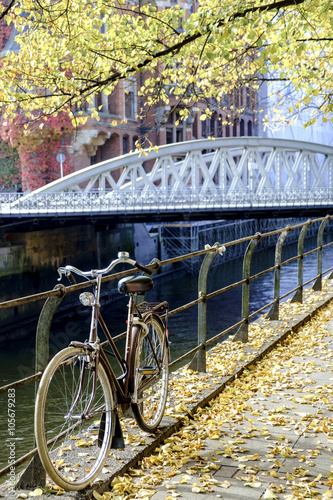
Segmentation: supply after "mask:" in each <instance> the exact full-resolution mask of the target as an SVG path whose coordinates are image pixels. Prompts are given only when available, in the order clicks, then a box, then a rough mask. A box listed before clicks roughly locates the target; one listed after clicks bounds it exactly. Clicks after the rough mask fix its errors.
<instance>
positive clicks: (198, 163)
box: [0, 137, 333, 219]
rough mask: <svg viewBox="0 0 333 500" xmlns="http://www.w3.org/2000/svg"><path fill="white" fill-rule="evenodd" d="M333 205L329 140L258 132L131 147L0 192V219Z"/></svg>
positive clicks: (219, 214)
mask: <svg viewBox="0 0 333 500" xmlns="http://www.w3.org/2000/svg"><path fill="white" fill-rule="evenodd" d="M331 207H333V148H332V147H328V146H321V145H319V144H312V143H306V142H299V141H288V140H282V139H275V140H274V139H263V138H257V137H235V138H225V139H216V140H212V139H207V140H194V141H190V142H182V143H177V144H170V145H167V146H160V147H159V148H158V151H154V150H152V151H150V152H147V156H145V155H143V154H140V153H137V152H135V153H130V154H127V155H124V156H119V157H117V158H112V159H110V160H107V161H104V162H102V163H98V164H96V165H92V166H90V167H87V168H84V169H82V170H79V171H77V172H75V173H72V174H70V175H68V176H66V177H64V178H62V179H59V180H57V181H54V182H52V183H50V184H48V185H46V186H44V187H42V188H40V189H37V190H36V191H33V192H32V193H29V194H24V193H20V194H19V193H15V194H13V193H4V194H0V217H1V218H4V217H20V218H21V217H37V218H38V217H50V216H53V217H54V216H62V217H66V216H69V215H77V216H87V215H91V216H113V217H119V216H122V217H126V216H127V217H128V216H130V217H134V218H135V217H140V216H141V217H142V216H143V217H146V218H147V219H148V218H149V217H152V218H155V219H156V217H161V216H163V217H164V218H170V217H171V218H173V219H174V218H177V217H179V216H181V214H185V215H186V214H187V216H188V217H192V218H201V219H202V218H209V217H212V216H213V217H214V218H228V217H233V218H235V217H236V216H237V215H239V216H244V214H246V213H250V214H251V216H254V215H255V213H256V212H257V213H258V214H261V216H265V214H266V216H269V212H270V211H272V210H273V211H274V213H278V212H281V213H282V212H284V213H287V212H288V211H289V212H290V213H295V212H297V211H301V213H306V212H307V211H309V210H310V211H311V210H312V211H313V210H314V209H316V208H317V211H318V213H320V212H328V211H329V210H330V208H331ZM185 218H186V217H185Z"/></svg>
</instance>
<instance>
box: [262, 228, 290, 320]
mask: <svg viewBox="0 0 333 500" xmlns="http://www.w3.org/2000/svg"><path fill="white" fill-rule="evenodd" d="M290 230H291V226H287V227H286V228H285V229H284V230H283V231H282V233H281V234H280V237H279V239H278V241H277V243H276V246H275V265H276V266H278V267H277V269H275V271H274V301H275V303H274V304H273V305H272V307H271V308H270V310H269V311H268V313H267V319H270V320H278V319H279V305H280V302H279V299H280V280H281V258H282V247H283V244H284V242H285V239H286V237H287V236H288V234H289V232H290Z"/></svg>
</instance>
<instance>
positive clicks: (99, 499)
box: [93, 490, 103, 500]
mask: <svg viewBox="0 0 333 500" xmlns="http://www.w3.org/2000/svg"><path fill="white" fill-rule="evenodd" d="M93 496H94V498H96V500H103V495H100V494H99V493H98V492H97V491H96V490H94V491H93Z"/></svg>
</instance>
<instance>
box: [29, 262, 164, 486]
mask: <svg viewBox="0 0 333 500" xmlns="http://www.w3.org/2000/svg"><path fill="white" fill-rule="evenodd" d="M120 263H121V264H124V263H127V264H131V265H132V266H133V267H136V268H137V269H139V270H141V271H143V272H144V273H145V274H144V275H139V276H133V275H131V276H129V277H125V278H123V279H121V280H120V281H119V283H118V290H119V292H120V293H122V294H126V295H128V296H129V303H128V319H127V330H126V346H125V356H124V358H123V357H122V356H121V355H120V353H119V350H118V349H117V347H116V345H115V342H114V340H113V338H112V336H111V334H110V332H109V330H108V328H107V326H106V324H105V321H104V320H103V318H102V315H101V312H100V292H101V283H102V277H103V276H104V275H106V274H108V273H109V272H110V271H111V270H112V269H113V268H114V267H115V266H116V265H117V264H120ZM58 273H59V280H61V279H62V276H63V275H65V276H67V277H68V278H69V280H70V282H71V283H72V284H74V283H75V279H74V277H73V273H74V274H77V275H80V276H83V277H84V278H87V279H89V280H91V281H92V284H93V287H94V288H93V293H91V292H83V293H81V294H80V301H81V303H82V304H83V305H84V306H89V307H91V325H90V334H89V339H88V340H86V341H85V342H80V341H72V342H71V343H70V344H69V346H68V347H66V348H65V349H63V350H62V351H60V352H59V353H58V354H56V355H55V356H54V358H53V359H52V360H51V361H50V362H49V364H48V366H47V368H46V369H45V371H44V374H43V376H42V378H41V382H40V385H39V389H38V393H37V397H36V405H35V436H36V442H37V448H38V452H39V456H40V459H41V462H42V464H43V466H44V468H45V470H46V472H47V473H48V475H49V476H50V477H51V479H53V480H54V482H55V483H56V484H58V485H59V486H60V487H62V488H63V489H65V490H73V491H77V490H80V489H83V488H85V487H86V486H88V485H89V484H91V483H92V482H93V480H94V479H96V478H97V476H98V474H99V473H100V472H101V470H102V469H103V466H104V464H105V461H106V459H107V457H108V454H109V451H110V448H124V446H125V444H124V439H123V435H122V430H121V426H120V420H119V414H118V409H119V410H121V411H122V412H123V413H124V412H125V411H126V410H127V409H129V408H132V412H133V414H134V417H135V419H136V421H137V423H138V425H139V426H140V428H141V429H142V430H144V431H146V432H150V433H154V432H156V430H157V428H158V426H159V424H160V422H161V419H162V417H163V414H164V411H165V405H166V400H167V392H168V376H169V371H168V366H169V341H168V330H167V318H168V303H167V302H161V303H159V304H153V303H151V304H150V303H148V302H145V301H143V302H141V303H138V302H139V298H140V297H139V298H137V296H139V295H141V296H142V295H145V294H146V292H148V291H149V290H151V289H152V288H153V285H154V284H153V280H152V278H151V277H150V276H147V274H151V271H150V269H149V268H147V267H145V266H143V265H142V264H139V263H138V262H136V261H134V260H132V259H130V258H129V254H128V253H127V252H120V253H118V258H117V259H115V260H113V261H112V262H111V263H110V265H109V266H108V267H107V268H105V269H99V270H98V269H97V270H91V271H88V272H84V271H81V270H80V269H77V268H75V267H73V266H66V267H61V268H59V269H58ZM143 298H145V297H143ZM141 299H142V297H141ZM98 325H99V327H100V328H101V329H102V331H103V332H104V334H105V336H106V339H107V342H106V343H107V344H108V346H110V347H111V352H109V351H106V349H105V348H104V347H103V345H102V344H101V341H100V339H99V336H98V331H97V330H98ZM106 353H107V354H109V355H110V354H111V355H112V356H113V357H114V358H115V359H116V360H117V364H118V365H119V366H120V371H121V374H120V375H118V376H116V374H115V372H114V369H113V368H112V366H111V364H110V362H109V360H108V358H107V355H106Z"/></svg>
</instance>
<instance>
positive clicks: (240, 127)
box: [239, 119, 245, 137]
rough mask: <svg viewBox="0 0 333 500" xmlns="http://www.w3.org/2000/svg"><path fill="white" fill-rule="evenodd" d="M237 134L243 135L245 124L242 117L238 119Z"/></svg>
mask: <svg viewBox="0 0 333 500" xmlns="http://www.w3.org/2000/svg"><path fill="white" fill-rule="evenodd" d="M239 135H240V136H241V137H242V136H243V135H245V124H244V120H243V119H242V120H241V121H240V125H239Z"/></svg>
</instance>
